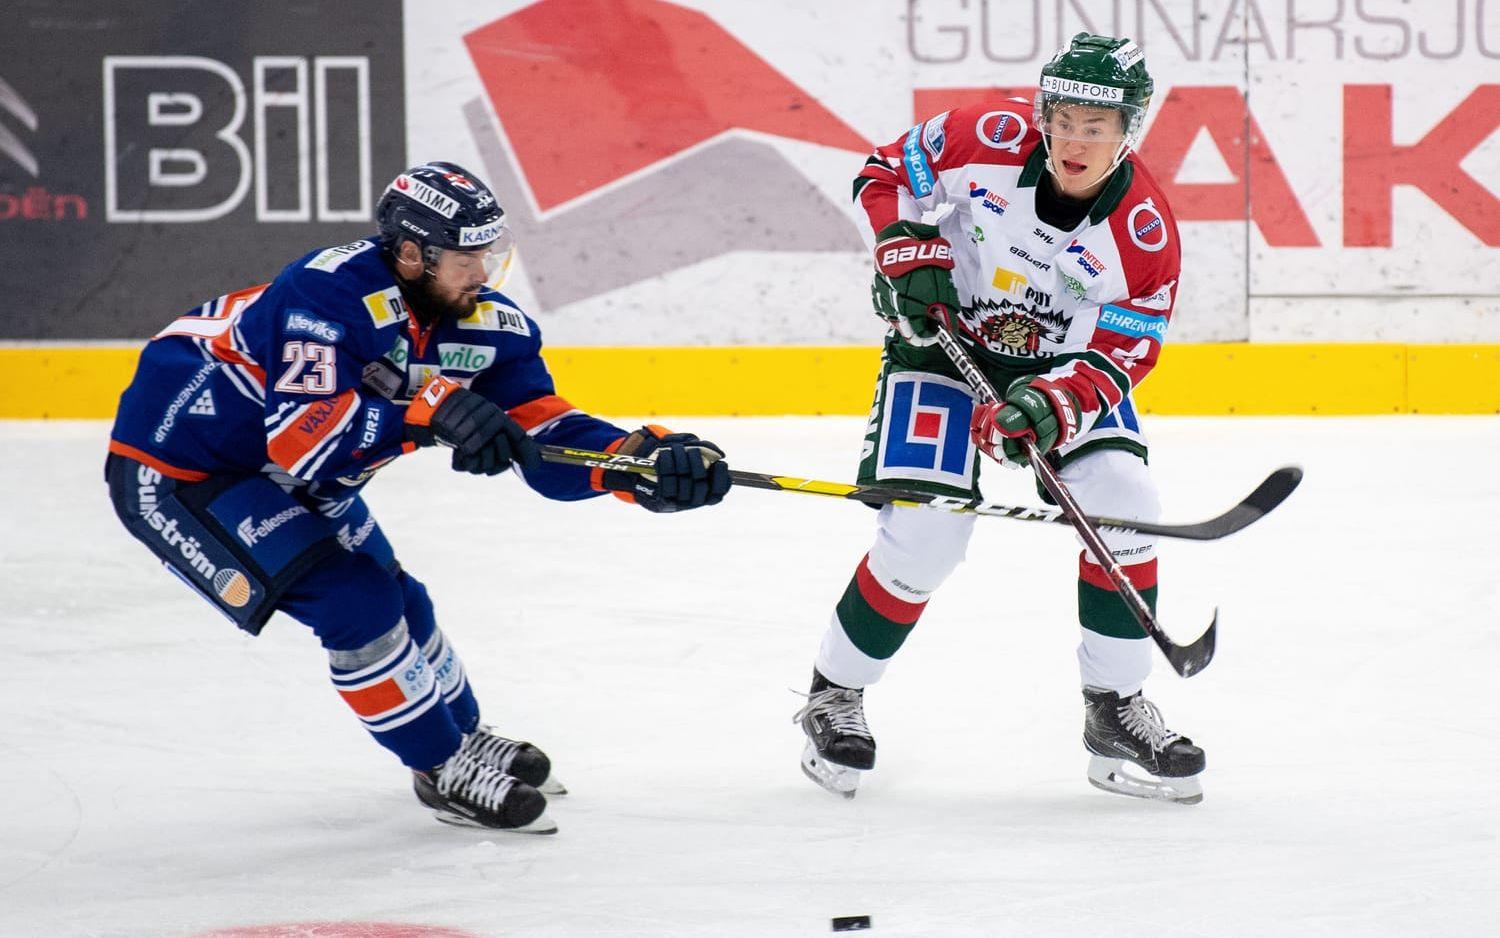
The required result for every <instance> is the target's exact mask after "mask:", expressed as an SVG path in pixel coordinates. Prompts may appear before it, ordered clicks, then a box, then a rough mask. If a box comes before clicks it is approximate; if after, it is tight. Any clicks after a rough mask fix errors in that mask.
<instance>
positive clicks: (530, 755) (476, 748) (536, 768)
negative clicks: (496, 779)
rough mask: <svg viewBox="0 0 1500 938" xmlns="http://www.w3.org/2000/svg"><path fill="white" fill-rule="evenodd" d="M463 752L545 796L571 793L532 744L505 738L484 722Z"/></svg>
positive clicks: (467, 737)
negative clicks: (512, 776) (513, 777)
mask: <svg viewBox="0 0 1500 938" xmlns="http://www.w3.org/2000/svg"><path fill="white" fill-rule="evenodd" d="M463 749H464V751H465V752H467V753H469V755H471V756H474V757H475V758H476V759H478V760H479V761H481V762H484V763H487V764H488V765H489V766H490V768H492V769H496V770H498V771H500V772H503V773H504V774H506V775H514V776H515V777H516V778H518V779H520V780H521V781H523V782H525V783H526V784H528V785H530V786H531V787H532V788H535V789H536V790H537V791H539V792H541V793H542V794H544V795H547V796H549V797H551V796H553V795H566V794H567V793H568V789H567V788H565V787H564V786H563V783H562V782H559V781H558V780H557V779H556V778H555V777H554V776H553V774H552V760H551V759H548V758H547V754H546V753H545V752H542V751H541V750H540V749H538V748H537V747H535V746H533V745H532V744H531V743H526V742H518V741H516V740H514V739H506V738H505V737H504V736H501V735H499V734H497V733H496V732H495V731H494V730H492V729H490V728H489V727H488V726H486V725H485V724H483V723H481V724H479V726H477V727H475V729H474V732H472V733H470V734H469V735H467V736H465V737H464V745H463Z"/></svg>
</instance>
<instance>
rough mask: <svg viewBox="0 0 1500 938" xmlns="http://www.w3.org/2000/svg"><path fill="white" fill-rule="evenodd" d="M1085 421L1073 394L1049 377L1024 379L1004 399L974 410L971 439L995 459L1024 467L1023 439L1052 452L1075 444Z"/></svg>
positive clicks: (1009, 389) (1017, 380) (1026, 460)
mask: <svg viewBox="0 0 1500 938" xmlns="http://www.w3.org/2000/svg"><path fill="white" fill-rule="evenodd" d="M1081 420H1082V414H1081V412H1080V410H1079V407H1078V398H1077V397H1075V396H1074V395H1073V392H1072V391H1069V390H1068V389H1067V388H1064V387H1063V386H1062V385H1060V384H1057V383H1056V382H1053V381H1048V380H1047V379H1046V378H1025V377H1022V378H1017V379H1016V380H1015V381H1012V382H1011V385H1010V387H1009V388H1007V389H1006V391H1005V399H1004V400H1001V401H996V402H994V403H991V404H980V405H979V406H978V407H975V408H974V414H973V416H972V417H971V418H970V420H969V436H970V437H971V438H973V440H974V443H975V445H977V446H978V447H979V448H980V449H981V450H983V451H984V453H985V455H987V456H989V457H990V458H991V459H995V460H999V461H1000V462H1011V463H1015V464H1017V465H1020V466H1024V465H1026V464H1027V462H1028V461H1029V460H1028V459H1027V458H1026V452H1025V450H1024V449H1023V448H1022V446H1021V440H1022V439H1023V438H1027V437H1029V438H1031V439H1032V440H1035V441H1036V447H1037V449H1039V450H1041V451H1042V452H1043V453H1048V452H1051V451H1052V450H1054V449H1056V448H1057V447H1059V446H1062V445H1064V444H1067V443H1069V442H1072V440H1073V437H1075V436H1077V435H1078V428H1079V424H1080V421H1081ZM997 450H998V451H999V452H998V453H997V452H996V451H997Z"/></svg>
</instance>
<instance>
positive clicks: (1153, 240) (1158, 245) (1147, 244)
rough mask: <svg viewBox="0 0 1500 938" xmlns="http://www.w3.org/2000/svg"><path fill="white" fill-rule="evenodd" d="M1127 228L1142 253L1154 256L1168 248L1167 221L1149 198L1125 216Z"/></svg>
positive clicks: (1131, 238)
mask: <svg viewBox="0 0 1500 938" xmlns="http://www.w3.org/2000/svg"><path fill="white" fill-rule="evenodd" d="M1125 227H1126V228H1127V229H1128V230H1129V231H1130V240H1131V241H1134V242H1135V246H1136V247H1138V248H1140V249H1141V250H1142V251H1150V252H1152V253H1153V254H1154V253H1156V252H1157V251H1160V250H1161V249H1162V248H1164V247H1166V246H1167V223H1166V220H1165V219H1163V218H1162V217H1161V212H1159V211H1157V210H1156V205H1155V204H1154V203H1152V201H1151V199H1150V198H1149V197H1148V198H1147V199H1146V201H1144V202H1141V203H1138V204H1137V205H1136V206H1135V207H1134V208H1132V209H1131V210H1130V214H1128V215H1126V216H1125Z"/></svg>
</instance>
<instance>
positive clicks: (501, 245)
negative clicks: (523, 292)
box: [375, 162, 514, 280]
mask: <svg viewBox="0 0 1500 938" xmlns="http://www.w3.org/2000/svg"><path fill="white" fill-rule="evenodd" d="M375 220H376V223H377V224H378V225H379V227H380V243H381V246H382V247H383V248H385V249H386V250H387V251H391V252H395V251H397V250H399V249H400V247H401V242H403V241H412V242H415V243H416V244H417V246H418V247H420V248H421V249H422V258H423V261H424V263H425V264H426V265H428V266H429V267H431V266H433V265H436V264H437V262H438V258H439V257H440V256H441V253H442V252H443V251H462V252H465V253H470V252H482V253H484V255H485V256H486V264H485V267H486V273H487V275H488V276H489V278H490V279H491V280H493V279H494V277H495V275H497V274H498V273H500V272H502V271H503V270H504V268H506V267H508V266H509V262H510V254H511V249H512V247H513V245H514V239H513V236H512V235H511V232H510V229H509V228H507V227H506V224H505V210H504V209H502V208H501V207H500V203H499V202H498V201H497V200H496V199H495V196H494V193H492V192H490V190H489V187H488V186H486V185H485V184H484V183H482V182H480V181H479V180H478V178H477V177H476V176H474V175H473V174H472V173H470V172H468V171H467V170H465V169H464V168H463V167H462V166H459V165H458V164H457V163H446V162H433V163H423V164H421V165H420V166H413V167H412V168H411V169H408V170H407V171H406V172H404V173H401V174H400V175H399V176H397V177H396V178H395V179H394V180H392V181H391V184H390V185H389V186H387V187H386V189H385V193H384V194H383V195H382V196H381V197H380V203H379V204H378V205H377V206H376V207H375ZM492 268H493V269H492Z"/></svg>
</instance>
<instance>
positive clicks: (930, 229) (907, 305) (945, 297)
mask: <svg viewBox="0 0 1500 938" xmlns="http://www.w3.org/2000/svg"><path fill="white" fill-rule="evenodd" d="M870 296H871V299H872V300H873V301H874V303H875V313H876V314H877V315H878V316H880V317H881V318H882V319H884V320H886V321H887V322H889V323H890V324H891V325H892V326H894V327H895V329H896V331H897V332H899V333H901V337H902V338H903V339H905V340H906V341H907V342H909V343H910V344H912V345H915V346H926V345H931V344H933V343H934V342H936V341H937V330H938V324H937V322H935V321H933V320H934V318H937V319H945V318H946V317H947V316H948V315H949V314H950V313H951V312H952V311H955V310H957V309H958V290H957V289H955V288H954V286H953V245H951V244H949V243H948V240H947V239H946V238H943V237H941V236H940V235H939V234H938V229H937V226H936V225H924V224H922V223H920V222H914V221H898V222H896V223H894V224H891V225H886V226H885V227H884V228H882V229H880V233H879V234H878V235H876V237H875V283H874V285H873V286H871V288H870Z"/></svg>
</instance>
